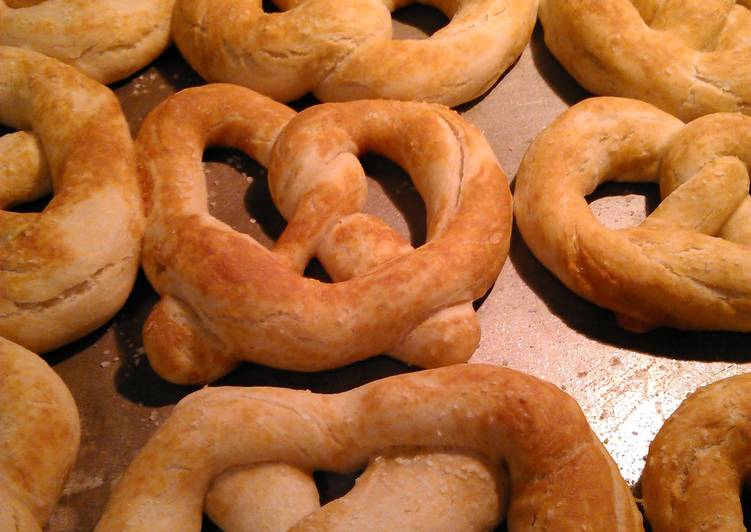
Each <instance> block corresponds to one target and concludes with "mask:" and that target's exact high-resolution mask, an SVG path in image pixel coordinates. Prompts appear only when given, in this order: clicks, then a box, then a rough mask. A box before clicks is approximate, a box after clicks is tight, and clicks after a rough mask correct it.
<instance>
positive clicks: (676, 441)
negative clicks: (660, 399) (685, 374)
mask: <svg viewBox="0 0 751 532" xmlns="http://www.w3.org/2000/svg"><path fill="white" fill-rule="evenodd" d="M749 416H751V374H748V373H747V374H743V375H736V376H734V377H730V378H727V379H723V380H721V381H717V382H714V383H712V384H710V385H708V386H705V387H703V388H699V389H698V390H697V391H696V392H694V393H693V394H691V395H690V396H689V397H688V398H687V399H686V400H684V401H683V402H682V403H681V405H680V406H679V407H678V409H677V410H676V411H675V412H674V413H673V415H671V416H670V418H669V419H668V420H667V421H666V422H665V424H664V425H663V426H662V428H661V429H660V431H659V432H658V433H657V436H656V437H655V439H654V441H653V442H652V444H651V445H650V446H649V454H648V455H647V464H646V467H645V469H644V473H643V475H642V481H641V482H642V495H643V498H642V501H643V504H644V509H645V511H646V514H647V518H648V520H649V522H650V524H651V525H652V530H654V531H655V532H660V531H672V530H744V525H743V510H742V508H741V494H740V492H741V486H742V485H743V484H744V482H745V479H746V478H747V474H748V458H747V457H748V456H749V453H751V436H750V435H749V432H748V419H749Z"/></svg>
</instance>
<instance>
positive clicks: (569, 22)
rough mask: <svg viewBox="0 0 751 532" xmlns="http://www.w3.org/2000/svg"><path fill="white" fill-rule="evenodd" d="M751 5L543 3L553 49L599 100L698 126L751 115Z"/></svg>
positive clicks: (655, 0)
mask: <svg viewBox="0 0 751 532" xmlns="http://www.w3.org/2000/svg"><path fill="white" fill-rule="evenodd" d="M750 9H751V1H749V0H737V1H736V0H678V1H669V2H666V1H664V0H541V2H540V12H539V16H540V21H541V22H542V25H543V27H544V28H545V43H546V44H547V45H548V47H549V48H550V50H551V51H552V52H553V54H554V55H555V56H556V57H557V58H558V60H559V61H560V62H561V63H562V64H563V66H564V67H565V68H566V70H568V71H569V72H570V73H571V74H572V75H573V76H574V77H575V78H576V80H577V81H578V82H579V83H581V84H582V85H583V86H584V87H585V88H586V89H587V90H589V91H591V92H594V93H595V94H602V95H609V96H625V97H629V98H636V99H639V100H644V101H647V102H650V103H652V104H653V105H656V106H657V107H660V108H661V109H663V110H665V111H667V112H669V113H671V114H673V115H675V116H677V117H679V118H681V119H682V120H692V119H694V118H697V117H699V116H702V115H705V114H709V113H714V112H719V111H725V112H728V111H733V112H734V111H740V112H742V113H745V114H751V83H749V80H751V11H750Z"/></svg>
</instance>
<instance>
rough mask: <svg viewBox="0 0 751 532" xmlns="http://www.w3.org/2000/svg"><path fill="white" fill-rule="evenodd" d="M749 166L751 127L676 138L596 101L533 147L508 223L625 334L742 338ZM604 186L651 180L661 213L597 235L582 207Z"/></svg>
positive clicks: (660, 119)
mask: <svg viewBox="0 0 751 532" xmlns="http://www.w3.org/2000/svg"><path fill="white" fill-rule="evenodd" d="M749 166H751V117H746V116H744V115H741V114H714V115H710V116H706V117H703V118H700V119H697V120H695V121H693V122H691V123H690V124H689V125H686V126H684V124H683V123H681V122H680V121H679V120H677V119H676V118H673V117H672V116H670V115H668V114H666V113H664V112H662V111H659V110H658V109H656V108H654V107H652V106H651V105H649V104H646V103H642V102H637V101H635V100H625V99H619V98H594V99H591V100H587V101H584V102H582V103H580V104H577V105H576V106H574V107H573V108H572V109H570V110H569V111H567V112H566V113H564V114H563V115H562V116H560V117H559V118H558V119H557V120H556V121H555V122H554V123H553V124H552V125H551V126H550V127H549V128H547V129H546V130H545V131H544V132H543V133H542V134H541V135H540V136H539V137H538V138H537V139H536V140H535V141H534V143H533V144H532V146H530V148H529V151H528V152H527V154H526V156H525V157H524V160H523V161H522V164H521V167H520V169H519V174H518V176H517V182H516V188H515V195H516V203H515V214H516V220H517V223H518V224H519V229H520V230H521V233H522V235H523V237H524V240H525V242H526V243H527V245H528V246H529V247H530V249H531V250H532V251H533V252H534V254H535V255H536V256H537V258H538V259H539V260H540V261H541V262H542V263H543V264H544V265H545V266H547V268H548V269H550V270H551V271H552V272H553V273H555V275H557V276H558V278H559V279H561V281H563V282H564V283H565V284H566V286H568V287H569V288H570V289H572V290H573V291H575V292H576V293H577V294H579V295H581V296H582V297H584V298H586V299H589V300H591V301H593V302H595V303H597V304H598V305H601V306H603V307H608V308H610V309H612V310H614V311H615V312H616V314H617V315H618V317H619V319H620V322H621V325H622V326H624V327H626V328H628V329H633V330H646V329H650V328H653V327H658V326H670V327H677V328H680V329H705V330H706V329H711V330H733V331H751V199H749V192H748V191H749V178H748V170H747V168H748V167H749ZM658 169H659V173H658ZM606 180H613V181H629V182H655V181H658V180H659V183H660V191H661V195H662V198H663V201H662V203H661V204H660V206H659V207H658V208H657V209H656V210H655V211H654V212H653V213H652V214H651V215H650V216H649V217H648V218H647V219H646V220H645V221H644V222H643V223H642V224H641V225H640V226H638V227H633V228H627V229H622V230H609V229H606V228H605V227H603V226H602V225H601V224H600V223H599V222H598V221H597V219H596V218H595V216H594V214H593V213H592V211H591V210H590V209H589V206H588V205H587V202H586V200H585V196H586V195H588V194H590V193H591V192H593V191H594V190H595V188H596V187H597V186H598V185H599V184H601V183H602V182H604V181H606Z"/></svg>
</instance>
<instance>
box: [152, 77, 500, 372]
mask: <svg viewBox="0 0 751 532" xmlns="http://www.w3.org/2000/svg"><path fill="white" fill-rule="evenodd" d="M292 116H293V113H292V111H290V110H289V109H286V108H284V107H283V106H281V105H280V104H276V103H274V102H272V101H271V100H268V99H267V98H265V97H262V96H260V95H257V94H254V93H252V92H251V91H249V90H247V89H242V88H240V87H230V86H226V85H217V86H207V87H203V88H200V89H193V90H190V91H184V92H183V93H181V94H179V95H178V96H176V97H174V98H172V99H171V100H169V101H168V102H166V103H165V104H163V105H162V106H160V107H159V108H158V109H157V110H155V111H154V112H153V113H152V114H151V115H150V116H149V117H148V118H147V120H146V122H145V123H144V126H143V128H142V130H141V133H140V135H139V140H138V142H139V145H140V149H141V166H142V168H143V169H144V171H145V172H146V174H145V175H146V179H147V181H149V182H150V184H149V185H147V189H148V190H150V191H151V192H150V193H149V194H150V203H151V205H152V207H151V209H150V212H149V224H148V225H149V226H148V229H147V232H146V240H145V250H144V269H145V271H146V273H147V275H148V276H149V279H150V281H151V282H152V284H153V285H154V286H155V288H156V289H157V291H159V292H160V294H162V295H163V296H169V298H170V299H171V301H170V303H169V305H170V310H169V312H165V311H163V310H164V309H162V310H159V308H158V309H157V311H156V313H155V314H152V317H151V318H150V320H149V322H148V323H147V325H146V327H145V330H144V340H145V345H146V349H147V352H148V354H149V357H150V360H152V364H153V365H154V367H156V368H157V369H158V371H161V374H162V375H163V376H164V377H165V378H168V379H169V380H173V381H176V382H206V381H208V380H212V379H214V378H216V377H217V376H219V375H221V374H223V373H224V372H225V371H227V367H228V366H229V365H231V361H233V360H234V361H240V360H253V361H256V362H261V363H264V364H268V365H272V366H276V367H282V368H288V369H298V370H305V371H314V370H320V369H324V368H331V367H336V366H341V365H345V364H348V363H351V362H354V361H356V360H360V359H363V358H366V357H369V356H373V355H375V354H378V353H381V352H393V350H395V348H398V347H399V346H400V345H401V344H402V343H404V342H406V343H407V344H409V346H405V347H404V348H403V349H401V350H400V353H401V354H402V355H403V356H404V358H405V359H406V360H408V361H409V362H411V363H417V364H420V365H443V364H447V363H454V362H457V361H464V360H466V359H467V358H469V356H470V355H471V353H472V351H473V350H474V348H475V347H476V345H477V341H478V339H479V338H478V334H477V331H478V329H477V325H476V322H475V321H474V320H475V319H476V318H475V317H474V314H473V312H472V310H471V308H468V307H465V309H464V310H460V311H457V312H451V313H447V314H445V315H444V316H443V317H442V318H441V319H440V320H436V321H435V322H433V323H432V324H431V325H430V326H428V327H425V328H424V330H425V332H424V333H421V334H422V335H423V336H422V340H419V341H414V342H409V341H408V336H409V335H410V332H411V331H412V330H414V329H415V328H417V327H418V326H419V325H421V324H422V323H423V322H426V321H427V320H428V319H429V318H431V317H432V316H434V315H435V314H436V313H438V312H441V311H444V310H446V309H449V308H450V307H453V306H456V305H463V304H467V303H469V302H471V301H472V300H473V299H476V298H478V297H480V296H482V295H483V294H484V293H485V292H486V291H487V290H488V289H489V288H490V286H491V285H492V283H493V282H494V281H495V279H496V277H497V275H498V273H499V271H500V269H501V267H502V265H503V262H504V260H505V258H506V255H507V253H508V247H509V240H510V228H511V195H510V193H509V190H508V184H507V182H506V178H505V176H504V174H503V172H502V170H501V169H500V167H499V166H498V163H497V161H496V159H495V156H494V155H493V153H492V150H491V149H490V148H489V146H488V145H487V143H486V141H485V139H484V138H483V137H482V134H481V133H480V132H479V131H478V130H477V129H475V128H473V127H472V126H470V125H469V124H467V123H466V122H464V121H463V120H462V119H461V118H460V117H459V116H458V115H457V114H455V113H453V112H451V111H449V110H448V109H446V108H444V107H441V106H435V105H428V104H414V103H413V104H409V103H402V102H387V101H365V102H353V103H348V104H329V105H321V106H318V107H316V108H313V109H309V110H307V111H305V112H304V113H302V114H301V115H299V116H298V117H297V118H295V119H293V120H292V121H291V122H290V123H289V125H286V127H285V124H287V122H288V121H289V120H290V118H291V117H292ZM227 117H231V118H227ZM178 123H179V128H176V127H175V126H176V125H177V124H178ZM283 127H284V133H283V134H282V135H281V137H280V138H279V140H278V141H277V142H276V144H275V145H274V152H273V155H272V154H271V146H272V144H273V143H274V140H275V139H276V137H277V135H278V134H279V131H281V130H282V128H283ZM406 139H409V142H405V140H406ZM209 140H210V141H211V142H223V143H227V144H230V145H234V146H237V147H240V148H244V149H245V150H246V151H247V152H248V154H249V155H251V156H252V157H254V158H256V159H257V160H259V161H260V162H261V163H262V164H264V163H265V164H268V165H269V184H270V188H271V190H272V196H273V197H274V200H275V203H276V204H277V206H278V207H279V209H280V210H281V212H282V214H283V215H284V216H285V217H287V218H288V220H289V223H288V226H287V228H286V229H285V232H284V234H283V235H282V236H281V237H280V238H279V241H278V242H277V244H276V246H275V248H274V250H273V251H272V252H269V251H267V250H266V249H264V248H262V247H261V246H260V245H259V244H258V243H256V242H255V241H253V240H252V239H251V238H250V237H248V236H247V235H242V234H238V233H236V232H234V231H232V230H231V229H230V228H228V227H227V226H226V225H224V224H222V223H220V222H218V221H217V220H215V219H213V218H211V217H210V216H208V214H207V211H206V198H205V183H204V176H203V171H202V169H201V165H200V160H201V159H200V157H201V153H202V152H203V149H204V146H205V145H206V144H207V143H208V142H209ZM369 150H371V151H375V152H377V153H381V154H383V155H385V156H388V157H391V158H393V159H394V160H395V161H396V162H397V163H399V164H401V165H402V166H403V167H404V168H405V169H406V170H407V171H408V172H409V173H411V174H412V177H413V179H414V180H415V181H416V183H417V188H418V190H419V191H420V192H421V195H422V196H423V197H424V198H425V200H426V206H427V211H428V242H427V243H426V244H425V245H424V246H422V247H420V248H418V249H417V250H411V249H410V248H409V246H408V245H407V244H406V243H404V245H403V246H396V247H394V246H391V245H388V246H386V247H385V248H380V247H379V246H378V245H377V242H375V241H374V239H372V238H369V237H367V236H366V237H363V240H362V241H359V240H358V239H359V238H360V237H359V236H358V235H357V234H353V235H352V236H351V237H349V240H350V241H353V240H354V241H357V242H359V243H358V244H357V245H353V246H350V247H353V248H360V249H357V251H358V252H357V253H353V254H351V255H338V256H337V255H335V256H329V255H327V252H326V251H325V250H324V251H321V254H322V256H327V257H328V258H329V259H330V261H331V262H332V263H335V262H337V261H338V262H339V263H340V267H339V268H334V269H336V270H337V271H339V273H340V275H342V276H343V277H344V279H343V280H341V282H337V283H333V284H327V283H321V282H318V281H315V280H312V279H309V278H305V277H302V276H301V273H302V271H303V269H304V267H305V265H306V264H307V262H308V261H309V260H310V259H311V258H312V256H313V255H315V254H318V253H319V251H318V250H319V248H320V247H321V246H323V247H327V246H326V243H327V242H328V240H327V234H328V233H329V232H330V231H331V230H333V229H332V228H336V227H338V228H340V229H341V227H342V224H345V225H349V226H350V227H355V226H357V224H359V223H360V222H362V221H363V220H361V219H357V218H356V217H357V212H358V211H359V209H360V207H361V205H362V201H363V200H364V197H365V196H364V194H365V192H364V191H365V190H366V186H365V180H364V176H363V174H362V169H361V167H360V165H359V163H358V162H357V158H356V157H357V155H358V154H359V153H362V152H365V151H369ZM269 159H270V162H268V161H269ZM353 216H354V217H355V218H353ZM357 220H360V222H358V221H357ZM364 222H365V223H362V224H360V225H359V226H360V227H365V228H366V230H365V233H364V234H366V235H367V234H368V231H370V230H371V229H370V228H373V229H372V230H373V231H376V232H383V231H384V227H383V226H378V225H373V224H371V223H370V222H369V221H368V220H365V221H364ZM399 238H400V237H399ZM347 239H348V237H347V234H346V231H344V232H340V241H341V240H347ZM367 241H374V242H375V244H374V245H373V246H363V245H362V242H367ZM405 246H406V247H405ZM345 247H346V246H345ZM394 253H398V256H397V255H395V254H394ZM368 254H375V256H376V257H378V260H377V262H376V266H375V267H370V268H368V269H367V270H366V271H364V272H363V273H362V274H361V275H357V276H352V277H350V274H352V273H354V272H356V271H358V270H359V269H360V268H361V267H362V264H364V263H363V262H362V259H360V257H361V256H366V255H368ZM163 304H165V302H164V300H163V302H162V303H160V305H163ZM168 330H171V331H173V333H169V334H167V333H165V331H168ZM158 331H160V332H158ZM438 331H443V332H441V333H440V334H439V333H438ZM168 337H169V338H174V339H177V338H183V339H185V341H184V342H182V341H181V342H179V343H172V342H169V341H164V339H165V338H168ZM431 345H432V346H433V348H432V349H431V348H430V346H431ZM437 346H441V348H440V349H439V348H437ZM444 348H445V349H444ZM213 358H217V361H216V363H212V359H213ZM212 365H214V366H216V368H217V369H216V371H214V370H208V369H207V370H205V371H204V370H199V369H198V368H209V367H211V366H212Z"/></svg>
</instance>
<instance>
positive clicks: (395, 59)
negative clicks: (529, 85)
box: [173, 0, 537, 106]
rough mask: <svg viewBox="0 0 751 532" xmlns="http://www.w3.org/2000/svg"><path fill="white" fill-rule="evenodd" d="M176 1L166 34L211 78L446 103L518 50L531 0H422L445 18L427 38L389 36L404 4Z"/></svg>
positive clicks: (283, 90) (474, 93)
mask: <svg viewBox="0 0 751 532" xmlns="http://www.w3.org/2000/svg"><path fill="white" fill-rule="evenodd" d="M276 3H277V5H279V7H280V8H282V9H283V10H285V11H284V12H283V13H271V14H269V13H264V12H263V10H262V8H261V1H260V0H250V1H245V0H243V1H241V0H178V1H177V3H176V5H175V17H174V20H173V36H174V39H175V43H176V44H177V46H178V47H179V48H180V51H181V52H182V54H183V55H184V56H185V58H186V59H187V60H188V62H189V63H190V64H191V66H192V67H193V68H194V69H195V70H196V71H198V73H199V74H201V76H203V77H204V78H205V79H207V80H209V81H223V82H229V83H237V84H240V85H245V86H247V87H250V88H251V89H253V90H256V91H258V92H261V93H263V94H266V95H268V96H270V97H272V98H274V99H275V100H279V101H289V100H294V99H296V98H299V97H301V96H303V95H304V94H305V93H307V92H313V93H314V94H315V95H316V96H317V97H318V98H319V99H321V100H323V101H343V100H357V99H365V98H389V99H397V100H420V101H430V102H438V103H443V104H445V105H449V106H454V105H458V104H460V103H463V102H467V101H469V100H472V99H473V98H476V97H478V96H480V95H481V94H483V93H484V92H485V91H486V90H488V89H489V88H490V87H491V86H492V85H493V83H495V81H496V80H497V79H498V77H499V76H500V75H501V74H502V73H503V72H504V71H505V70H506V68H508V67H509V65H511V63H513V62H514V61H515V60H516V58H517V57H519V54H521V52H522V50H523V49H524V47H525V46H526V43H527V41H528V40H529V36H530V35H531V33H532V28H533V27H534V24H535V20H536V14H537V0H429V1H427V2H424V3H427V4H430V5H433V6H435V7H437V8H438V9H440V10H441V11H443V13H445V14H446V16H447V17H449V18H450V19H451V22H450V23H449V24H448V26H446V27H445V28H443V29H441V30H440V31H438V32H436V33H435V34H434V35H432V36H431V37H430V38H428V39H425V40H404V41H395V40H392V39H391V17H390V15H389V11H394V10H395V9H398V8H399V7H402V6H404V5H406V4H408V3H410V0H349V1H347V2H336V1H334V0H280V1H278V2H276Z"/></svg>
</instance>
